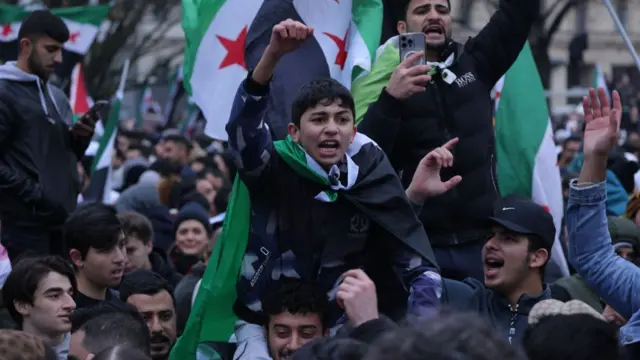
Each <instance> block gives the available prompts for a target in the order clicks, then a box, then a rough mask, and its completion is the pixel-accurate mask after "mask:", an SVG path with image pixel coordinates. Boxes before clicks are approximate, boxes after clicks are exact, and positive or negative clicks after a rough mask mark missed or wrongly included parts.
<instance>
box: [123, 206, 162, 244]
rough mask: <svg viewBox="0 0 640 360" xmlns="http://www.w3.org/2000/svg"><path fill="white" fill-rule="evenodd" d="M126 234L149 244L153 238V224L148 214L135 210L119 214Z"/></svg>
mask: <svg viewBox="0 0 640 360" xmlns="http://www.w3.org/2000/svg"><path fill="white" fill-rule="evenodd" d="M117 217H118V220H120V223H121V224H122V231H123V232H124V235H125V236H127V237H128V236H132V235H133V236H135V237H137V238H138V239H140V240H141V241H142V243H143V244H145V245H147V244H149V243H150V242H151V241H152V240H153V225H152V224H151V221H149V219H147V217H146V216H144V215H142V214H140V213H137V212H135V211H125V212H122V213H118V214H117Z"/></svg>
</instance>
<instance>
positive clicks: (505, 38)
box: [358, 0, 539, 246]
mask: <svg viewBox="0 0 640 360" xmlns="http://www.w3.org/2000/svg"><path fill="white" fill-rule="evenodd" d="M500 4H501V5H500V9H499V10H498V11H497V12H496V13H495V14H494V15H493V16H492V17H491V20H490V21H489V23H488V24H487V25H486V26H485V27H484V29H482V31H481V32H480V33H479V34H478V36H476V37H475V38H471V39H469V41H467V43H466V44H464V45H462V44H457V43H455V42H450V43H449V45H448V46H447V47H446V49H445V50H444V51H443V53H442V57H441V61H442V62H445V61H446V60H447V59H448V58H449V57H450V56H452V59H453V64H452V65H451V66H449V69H450V70H451V71H452V72H453V73H454V74H456V76H457V79H456V80H455V81H453V82H452V83H451V84H448V83H446V82H445V81H443V79H442V78H440V77H435V78H434V81H433V82H432V83H430V84H428V85H427V88H426V91H425V92H424V93H419V94H415V95H413V96H412V97H410V98H409V99H407V100H406V101H400V100H397V99H395V98H393V97H392V96H390V95H389V94H388V93H387V92H386V90H385V91H383V92H382V94H381V95H380V98H379V99H378V101H377V102H375V103H374V104H372V105H371V107H370V108H369V110H368V111H367V113H366V115H365V116H364V118H363V120H362V122H361V123H360V124H359V126H358V130H359V131H360V132H362V133H364V134H366V135H367V136H369V137H370V138H372V139H373V140H375V141H376V142H377V143H378V145H380V146H381V147H382V148H383V149H384V150H385V152H386V153H387V155H388V156H389V159H390V160H391V163H392V164H393V166H394V168H395V169H396V170H397V171H399V172H401V176H402V181H403V184H404V185H405V187H406V186H408V185H409V183H410V182H411V179H412V177H413V173H414V172H415V170H416V167H417V165H418V163H419V162H420V160H421V159H422V158H423V157H424V156H425V155H426V154H427V153H428V152H429V151H431V150H433V149H434V148H436V147H439V146H442V145H443V144H444V143H445V142H446V141H447V140H449V139H452V138H454V137H458V138H460V141H459V143H458V144H457V145H456V148H455V151H454V156H455V163H454V166H453V168H451V169H445V170H443V174H442V175H443V178H444V179H449V178H451V177H453V176H454V175H461V176H462V182H461V183H460V184H459V185H458V186H457V187H456V188H455V189H453V190H451V191H449V192H448V193H446V194H444V195H441V196H438V197H434V198H431V199H428V200H427V202H426V203H425V206H424V209H423V211H422V214H421V217H420V218H421V220H422V222H423V224H424V226H425V229H426V230H427V233H428V235H429V239H430V240H431V243H432V244H434V245H441V246H442V245H453V244H456V243H464V242H474V241H483V240H484V239H485V237H486V235H487V232H486V231H485V229H484V228H483V226H482V225H481V224H480V222H481V220H484V219H485V218H487V217H489V216H491V215H492V213H493V205H494V202H495V200H496V199H497V197H498V196H499V192H498V188H497V175H496V171H495V169H496V157H495V153H496V151H495V145H494V143H495V139H494V130H493V103H492V100H491V96H490V92H491V89H492V88H493V86H494V84H495V83H496V82H497V81H498V79H499V78H500V77H501V76H502V75H503V74H504V73H505V72H506V71H507V70H508V69H509V67H510V66H511V65H512V64H513V62H514V61H515V60H516V58H517V57H518V55H519V53H520V51H521V49H522V48H523V46H524V44H525V41H526V40H527V36H528V34H529V30H530V29H531V25H532V24H533V21H534V20H535V18H534V16H535V14H537V13H538V11H537V7H538V5H539V1H538V0H526V1H523V0H502V1H501V2H500Z"/></svg>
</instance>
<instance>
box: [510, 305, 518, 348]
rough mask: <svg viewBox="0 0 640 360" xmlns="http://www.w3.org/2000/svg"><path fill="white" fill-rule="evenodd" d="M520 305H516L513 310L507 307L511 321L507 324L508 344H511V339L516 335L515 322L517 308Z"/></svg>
mask: <svg viewBox="0 0 640 360" xmlns="http://www.w3.org/2000/svg"><path fill="white" fill-rule="evenodd" d="M519 306H520V304H516V307H515V308H512V307H511V305H509V311H511V321H510V322H509V344H511V339H513V337H514V336H515V335H516V320H517V319H518V307H519Z"/></svg>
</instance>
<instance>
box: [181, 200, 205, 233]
mask: <svg viewBox="0 0 640 360" xmlns="http://www.w3.org/2000/svg"><path fill="white" fill-rule="evenodd" d="M187 220H196V221H199V222H200V223H201V224H202V226H204V228H205V230H207V234H208V235H209V236H211V225H210V224H209V214H208V213H207V211H206V210H205V209H204V208H203V207H202V206H200V204H198V203H195V202H190V203H188V204H186V205H185V206H183V207H182V209H180V211H179V212H178V215H176V217H175V220H174V221H173V234H174V236H175V234H176V233H177V232H178V227H180V224H182V223H183V222H185V221H187Z"/></svg>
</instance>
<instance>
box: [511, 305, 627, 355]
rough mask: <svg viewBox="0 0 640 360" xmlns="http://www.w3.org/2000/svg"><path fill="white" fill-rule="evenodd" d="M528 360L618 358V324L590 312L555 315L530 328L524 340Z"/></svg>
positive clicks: (619, 351)
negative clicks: (589, 313) (588, 313)
mask: <svg viewBox="0 0 640 360" xmlns="http://www.w3.org/2000/svg"><path fill="white" fill-rule="evenodd" d="M522 345H523V347H524V350H525V351H526V353H527V356H528V357H529V360H543V359H544V360H556V359H558V360H560V359H561V360H573V359H576V360H578V359H619V358H620V355H621V349H620V347H619V341H618V329H617V328H616V326H615V325H613V324H609V323H607V322H605V321H602V320H599V319H596V318H595V317H593V316H591V315H587V314H576V315H553V316H547V317H544V318H542V319H540V322H538V323H537V324H535V325H533V326H530V327H529V328H527V330H526V332H525V334H524V338H523V341H522Z"/></svg>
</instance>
